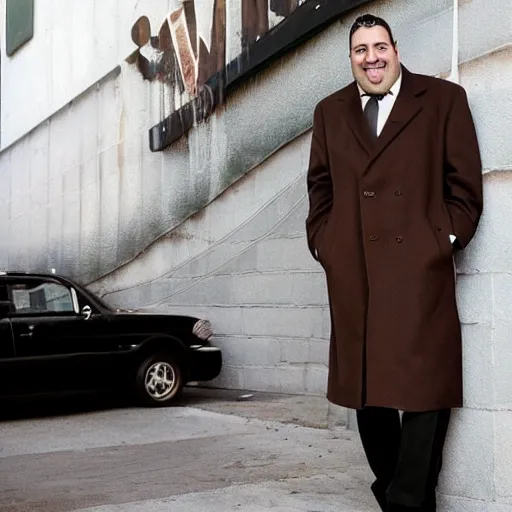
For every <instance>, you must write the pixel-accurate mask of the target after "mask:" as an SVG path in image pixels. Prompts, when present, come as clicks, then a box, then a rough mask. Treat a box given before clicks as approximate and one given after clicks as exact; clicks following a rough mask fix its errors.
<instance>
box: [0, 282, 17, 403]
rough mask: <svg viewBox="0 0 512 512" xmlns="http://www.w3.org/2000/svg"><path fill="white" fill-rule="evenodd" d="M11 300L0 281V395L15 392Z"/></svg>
mask: <svg viewBox="0 0 512 512" xmlns="http://www.w3.org/2000/svg"><path fill="white" fill-rule="evenodd" d="M10 305H11V302H10V298H9V295H8V290H7V286H6V285H5V283H2V282H0V395H10V394H12V393H14V392H15V389H14V384H15V382H16V368H15V367H14V365H15V360H14V341H13V337H12V329H11V320H10V314H11V308H10Z"/></svg>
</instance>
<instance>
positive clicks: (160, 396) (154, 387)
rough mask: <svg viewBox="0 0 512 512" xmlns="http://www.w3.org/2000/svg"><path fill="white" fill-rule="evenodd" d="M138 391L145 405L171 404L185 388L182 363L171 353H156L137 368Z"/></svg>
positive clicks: (160, 405) (159, 405)
mask: <svg viewBox="0 0 512 512" xmlns="http://www.w3.org/2000/svg"><path fill="white" fill-rule="evenodd" d="M136 386H137V392H138V395H139V397H140V399H141V401H142V402H143V403H144V404H145V405H149V406H153V407H162V406H165V405H169V404H170V402H172V400H173V398H175V397H176V396H177V395H179V393H180V392H181V390H182V388H183V377H182V372H181V368H180V365H179V364H178V362H177V360H176V358H175V357H173V356H172V355H170V354H154V355H152V356H150V357H148V358H147V359H146V360H145V361H144V362H143V363H142V364H141V365H140V366H139V368H138V370H137V380H136Z"/></svg>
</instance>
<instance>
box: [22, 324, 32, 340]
mask: <svg viewBox="0 0 512 512" xmlns="http://www.w3.org/2000/svg"><path fill="white" fill-rule="evenodd" d="M34 327H35V325H29V326H28V332H24V333H22V334H20V338H32V335H33V334H34Z"/></svg>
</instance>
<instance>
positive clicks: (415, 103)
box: [363, 66, 426, 168]
mask: <svg viewBox="0 0 512 512" xmlns="http://www.w3.org/2000/svg"><path fill="white" fill-rule="evenodd" d="M425 88H426V87H425V84H424V83H421V84H418V83H417V82H416V81H415V79H414V75H413V74H412V73H411V72H409V71H408V70H407V69H406V68H405V67H404V66H402V85H401V87H400V92H399V93H398V97H397V99H396V101H395V104H394V105H393V109H392V110H391V114H390V115H389V118H388V120H387V122H386V124H385V125H384V128H383V130H382V132H381V134H380V136H379V137H378V138H377V140H376V141H375V143H374V145H373V148H372V151H371V152H370V160H369V162H368V166H367V168H368V167H369V166H370V165H371V164H372V163H373V162H374V161H375V160H376V159H377V158H378V157H379V156H380V155H381V153H382V152H383V151H384V150H385V149H386V148H387V147H388V146H389V145H390V144H391V143H392V142H393V141H394V140H395V139H396V137H398V135H399V134H400V132H401V131H402V130H403V129H404V128H405V127H406V126H407V125H408V124H409V123H410V122H411V121H412V120H413V119H414V118H415V117H416V116H417V115H418V114H419V112H420V111H421V110H422V108H423V102H422V99H421V95H422V93H423V92H424V91H425ZM363 120H364V117H363Z"/></svg>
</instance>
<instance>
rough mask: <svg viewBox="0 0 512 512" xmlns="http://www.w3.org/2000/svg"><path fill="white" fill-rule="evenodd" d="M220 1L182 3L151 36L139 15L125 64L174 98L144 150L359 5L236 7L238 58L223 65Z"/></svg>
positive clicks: (256, 1)
mask: <svg viewBox="0 0 512 512" xmlns="http://www.w3.org/2000/svg"><path fill="white" fill-rule="evenodd" d="M226 1H228V0H182V5H181V7H180V8H178V9H176V10H173V11H172V12H170V13H169V14H168V15H167V16H166V19H165V20H164V21H163V23H162V24H161V26H160V27H159V30H158V33H157V34H153V30H152V27H151V24H150V22H149V19H148V18H147V17H146V16H142V17H141V18H139V19H138V20H137V21H136V22H135V24H134V25H133V27H132V40H133V42H134V43H135V44H136V45H137V47H138V49H137V50H136V51H135V52H134V53H133V54H132V55H131V56H130V57H129V59H128V61H129V62H130V63H133V64H135V65H136V66H137V68H138V69H139V71H140V73H141V74H142V76H143V77H144V79H146V80H149V81H160V82H163V83H165V84H168V85H170V86H171V90H172V91H175V96H176V97H175V98H174V104H175V109H174V110H173V111H172V112H169V113H168V115H167V117H165V118H164V119H161V120H160V122H159V123H158V124H157V125H155V126H153V127H152V128H151V129H150V131H149V145H150V148H151V150H152V151H161V150H163V149H165V148H166V147H168V146H169V145H170V144H172V143H173V142H175V141H177V140H178V139H180V138H181V137H182V136H183V135H184V134H186V133H187V132H188V131H189V130H190V129H191V128H192V127H193V126H194V125H195V124H196V123H199V122H201V121H203V120H204V119H206V118H207V117H208V116H209V115H210V114H211V113H212V112H213V111H214V110H215V108H216V107H217V106H218V105H219V104H222V103H224V101H225V100H226V98H227V97H228V96H229V94H230V92H231V91H233V90H234V89H235V88H236V87H237V86H239V85H240V84H241V83H243V82H244V81H246V80H247V79H248V78H249V77H250V76H252V75H254V74H255V73H256V72H258V71H259V70H260V69H262V68H263V67H264V66H267V65H268V64H270V63H271V62H272V61H274V60H275V59H277V58H279V57H281V56H282V55H284V54H285V53H286V52H288V51H290V50H291V49H293V48H294V47H296V46H297V45H299V44H300V43H302V42H303V41H305V40H307V39H308V38H310V37H312V36H313V35H315V34H316V33H317V32H319V31H321V30H322V29H323V28H325V27H326V26H327V25H328V24H329V23H331V22H333V21H334V20H335V19H337V18H339V17H340V16H341V15H343V14H345V13H346V12H347V11H349V10H351V9H354V8H355V7H357V6H359V5H361V4H363V3H365V2H366V1H367V0H238V1H239V2H240V13H241V30H240V32H239V36H240V39H241V41H240V43H241V44H240V48H241V51H240V54H239V55H238V56H236V57H235V58H234V59H232V60H231V61H230V62H227V58H226V44H227V43H226V39H227V37H226Z"/></svg>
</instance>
